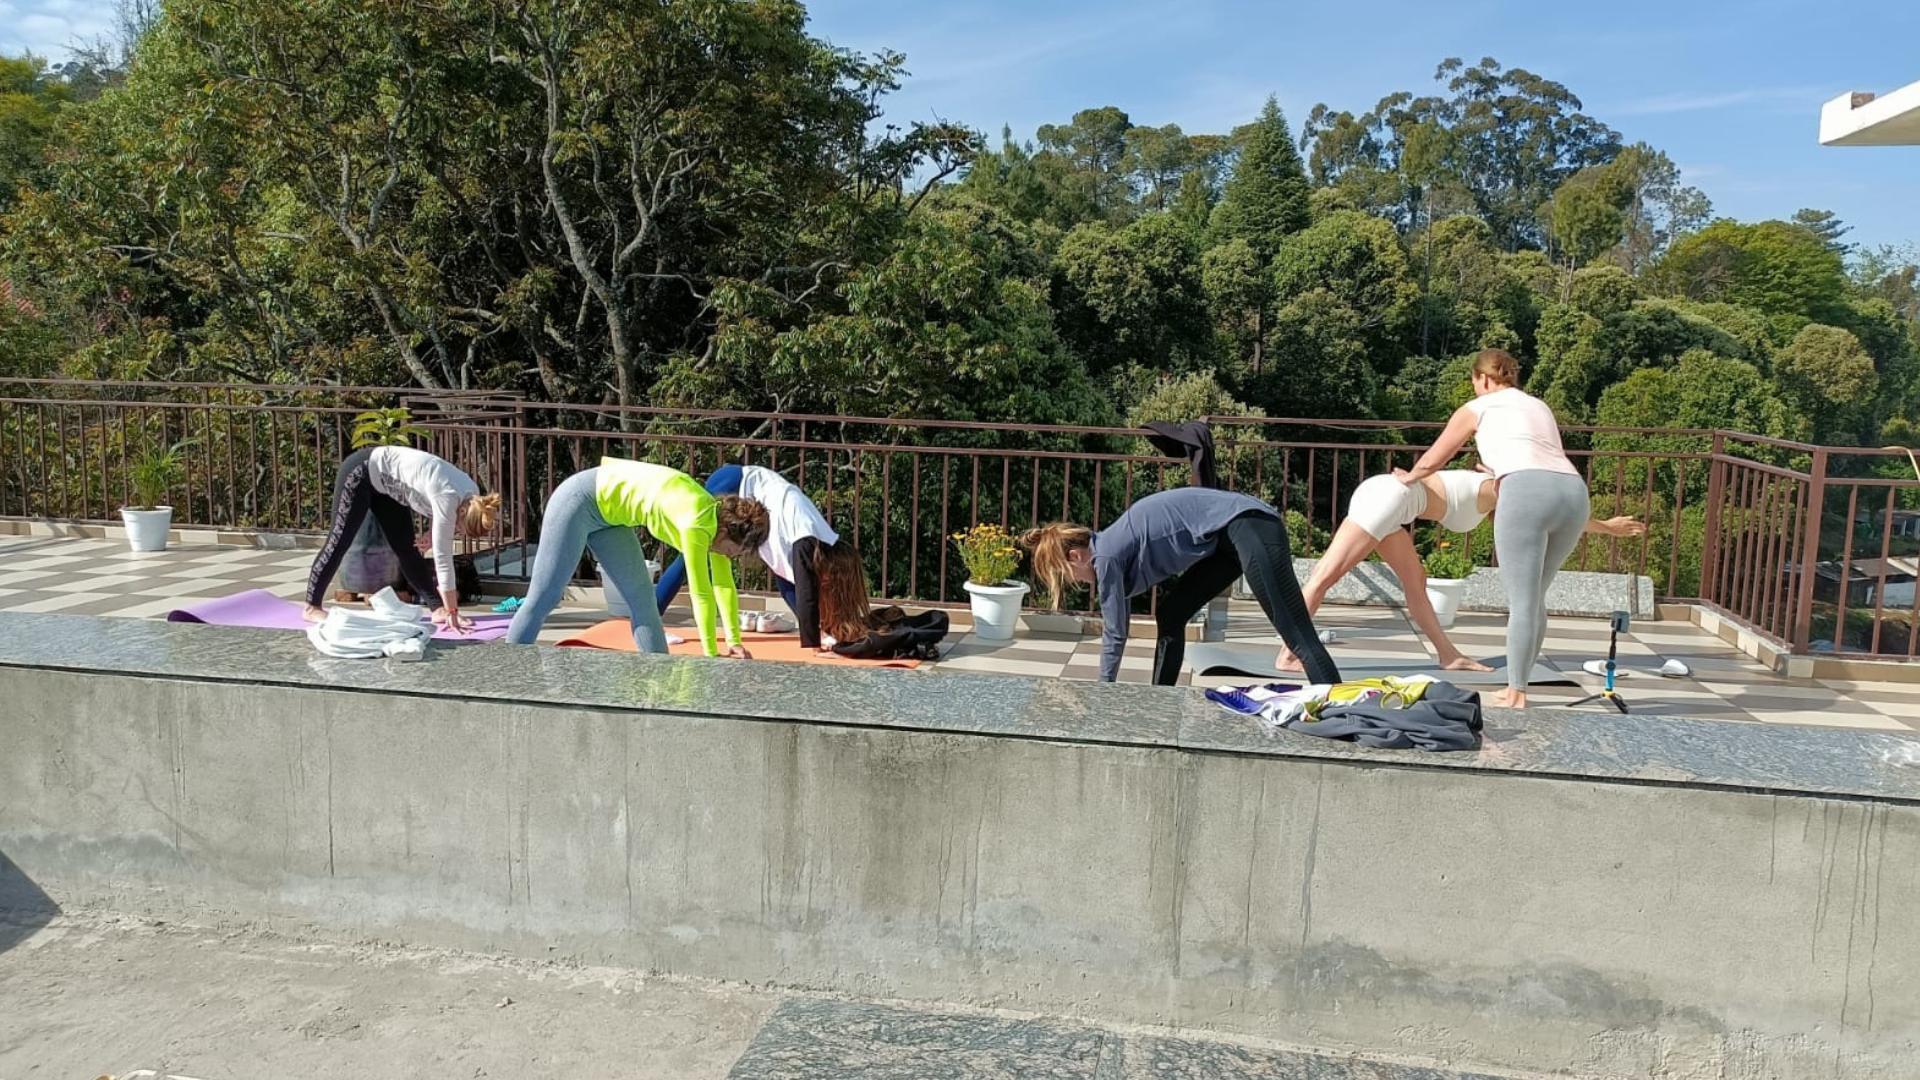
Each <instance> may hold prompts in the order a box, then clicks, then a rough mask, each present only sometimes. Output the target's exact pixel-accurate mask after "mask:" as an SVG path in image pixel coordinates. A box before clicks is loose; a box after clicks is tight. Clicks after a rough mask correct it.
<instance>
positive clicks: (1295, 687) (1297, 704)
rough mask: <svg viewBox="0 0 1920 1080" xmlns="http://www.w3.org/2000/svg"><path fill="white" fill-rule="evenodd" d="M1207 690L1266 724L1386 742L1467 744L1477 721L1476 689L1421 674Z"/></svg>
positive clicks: (1476, 739)
mask: <svg viewBox="0 0 1920 1080" xmlns="http://www.w3.org/2000/svg"><path fill="white" fill-rule="evenodd" d="M1207 698H1208V700H1210V701H1213V702H1214V703H1215V704H1217V705H1219V706H1220V707H1221V708H1224V709H1226V710H1227V711H1229V712H1233V713H1237V714H1239V715H1242V716H1252V717H1256V718H1258V719H1259V721H1260V723H1261V724H1262V725H1263V726H1265V727H1267V728H1268V729H1270V730H1278V729H1281V728H1285V729H1286V730H1288V731H1298V732H1300V733H1301V734H1303V735H1316V736H1319V737H1321V738H1325V739H1347V740H1350V741H1352V742H1356V743H1359V744H1360V745H1362V746H1375V747H1381V748H1383V749H1388V750H1473V749H1476V748H1478V747H1479V745H1480V729H1481V727H1482V726H1483V722H1482V719H1481V715H1480V695H1479V694H1477V693H1475V692H1473V691H1471V690H1462V689H1461V688H1460V687H1457V686H1455V685H1453V684H1452V683H1449V682H1442V681H1440V680H1439V679H1435V678H1431V677H1429V676H1426V675H1414V676H1411V677H1409V678H1404V679H1402V678H1397V677H1394V676H1388V677H1386V678H1380V679H1355V680H1353V681H1352V682H1343V683H1332V684H1328V683H1279V682H1276V683H1261V684H1257V685H1253V686H1241V687H1221V688H1219V689H1215V690H1209V691H1207Z"/></svg>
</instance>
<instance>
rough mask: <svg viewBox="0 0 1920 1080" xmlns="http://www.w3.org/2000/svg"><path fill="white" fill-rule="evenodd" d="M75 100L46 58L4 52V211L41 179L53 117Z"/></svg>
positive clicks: (0, 71) (0, 177) (0, 60)
mask: <svg viewBox="0 0 1920 1080" xmlns="http://www.w3.org/2000/svg"><path fill="white" fill-rule="evenodd" d="M72 100H73V91H72V89H71V88H70V87H69V86H68V85H67V84H66V83H64V82H62V81H61V80H59V79H57V78H55V77H53V76H52V75H51V74H49V73H48V71H47V62H46V61H45V60H42V59H41V58H39V57H37V56H20V57H6V56H0V213H4V212H5V211H6V209H7V207H9V206H10V205H12V203H13V200H14V193H15V192H16V191H17V190H18V189H19V188H20V187H22V186H25V185H29V184H34V183H37V182H38V181H39V180H40V178H41V176H42V175H43V172H44V168H43V167H44V164H45V157H46V151H47V145H48V142H49V141H50V140H51V139H52V137H53V129H54V118H55V116H56V115H57V114H58V113H59V111H60V109H61V107H62V106H63V105H66V104H67V103H68V102H70V101H72Z"/></svg>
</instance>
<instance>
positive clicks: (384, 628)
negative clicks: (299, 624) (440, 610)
mask: <svg viewBox="0 0 1920 1080" xmlns="http://www.w3.org/2000/svg"><path fill="white" fill-rule="evenodd" d="M367 606H368V609H367V610H366V611H359V610H356V609H353V608H344V607H336V608H330V609H328V611H327V617H326V620H325V621H324V622H317V623H314V624H313V625H312V626H309V627H307V640H308V641H311V642H313V647H314V648H316V649H318V650H320V651H321V652H322V653H324V654H326V655H328V656H337V657H341V658H343V659H348V660H363V659H374V658H377V657H382V656H386V657H391V658H393V659H395V660H418V659H420V658H421V657H423V656H425V655H427V641H428V639H430V638H432V637H433V623H432V621H431V620H430V619H429V618H428V614H427V609H426V608H423V607H420V606H418V605H415V604H407V603H402V602H401V600H400V598H399V597H398V596H395V595H394V593H393V590H392V589H381V590H380V591H379V592H377V593H374V594H373V595H372V596H370V597H368V598H367Z"/></svg>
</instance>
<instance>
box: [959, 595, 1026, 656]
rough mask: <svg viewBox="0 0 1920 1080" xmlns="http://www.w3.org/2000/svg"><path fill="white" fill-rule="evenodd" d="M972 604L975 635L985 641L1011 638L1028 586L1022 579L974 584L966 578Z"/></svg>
mask: <svg viewBox="0 0 1920 1080" xmlns="http://www.w3.org/2000/svg"><path fill="white" fill-rule="evenodd" d="M967 593H968V594H969V597H970V598H971V600H972V607H973V636H974V637H977V638H979V639H980V640H982V641H1012V640H1013V630H1014V627H1016V626H1018V625H1020V601H1021V599H1022V598H1024V597H1025V596H1026V595H1027V587H1026V586H1025V585H1023V584H1021V583H1020V582H1017V581H1015V582H1010V583H1008V584H1005V585H975V584H974V583H973V582H971V581H969V582H967Z"/></svg>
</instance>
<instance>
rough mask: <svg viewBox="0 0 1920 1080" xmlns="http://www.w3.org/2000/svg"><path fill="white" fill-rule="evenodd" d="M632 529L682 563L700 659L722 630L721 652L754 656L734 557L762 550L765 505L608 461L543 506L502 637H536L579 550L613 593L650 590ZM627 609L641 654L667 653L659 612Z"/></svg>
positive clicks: (635, 606)
mask: <svg viewBox="0 0 1920 1080" xmlns="http://www.w3.org/2000/svg"><path fill="white" fill-rule="evenodd" d="M635 528H643V529H645V530H647V533H648V535H650V536H652V537H653V538H654V539H655V540H659V541H661V542H662V543H665V544H667V545H668V546H670V547H672V548H674V549H675V550H677V551H679V552H680V554H681V555H682V556H684V557H685V558H686V560H687V565H688V567H689V569H690V571H691V572H690V574H689V575H688V576H689V586H690V588H691V590H692V592H693V620H694V624H695V625H696V626H697V627H698V628H699V631H700V642H701V644H702V645H703V646H705V648H706V653H707V655H708V656H718V655H720V649H719V645H718V643H717V635H716V630H715V624H716V623H720V624H722V625H723V626H724V630H725V633H726V638H727V655H728V656H731V657H735V658H737V659H741V660H748V659H752V655H751V654H750V653H748V652H747V650H746V649H745V648H744V647H742V646H741V644H740V594H739V593H738V591H736V589H735V588H734V583H733V560H734V559H736V558H739V557H740V556H742V555H745V554H746V553H747V552H749V551H752V550H754V549H756V548H758V547H759V546H760V545H761V544H764V543H766V540H767V529H768V524H767V508H766V507H764V506H762V505H760V504H759V503H757V502H754V501H753V500H752V499H742V498H739V497H737V496H733V495H728V496H724V497H721V498H718V499H716V498H714V497H713V496H712V495H710V494H708V493H707V491H706V490H705V489H704V488H702V487H701V486H700V482H699V481H698V480H695V479H694V478H693V477H691V476H688V475H687V474H686V473H683V472H680V471H679V470H677V469H670V468H668V467H667V466H665V465H652V464H649V463H647V462H643V461H627V460H625V459H622V458H611V457H609V458H601V459H600V465H599V467H598V468H593V469H587V470H585V471H584V472H578V473H575V474H573V475H572V476H569V477H567V479H566V480H564V481H562V482H561V484H560V486H559V487H557V488H555V489H554V492H553V496H552V497H551V498H549V499H548V500H547V510H546V514H545V516H544V517H543V518H542V520H541V522H540V546H539V548H538V550H536V551H535V552H534V556H533V575H532V579H531V580H530V581H529V582H528V583H527V597H526V601H525V602H524V603H522V604H521V605H520V607H519V609H518V610H516V611H515V612H514V613H513V623H512V625H511V626H509V627H507V640H508V641H509V642H512V643H514V644H520V645H525V644H531V643H532V642H533V640H534V639H535V638H537V637H539V635H540V626H541V624H543V623H545V622H546V621H547V616H548V615H550V614H552V612H553V609H554V607H555V606H556V605H558V604H559V603H560V598H561V597H562V596H563V595H564V594H565V593H566V588H567V582H568V581H569V580H571V579H572V577H573V571H574V569H575V568H576V567H578V566H579V565H580V555H581V553H582V552H585V551H588V550H591V551H592V552H593V557H594V559H595V560H597V561H598V562H599V563H600V566H601V568H602V569H603V570H605V571H606V575H607V578H608V580H610V581H612V582H613V587H614V588H616V589H618V590H620V595H622V596H626V597H644V596H646V595H647V594H648V593H649V592H651V591H652V589H653V581H652V575H651V574H650V573H649V572H648V570H647V558H646V555H645V554H644V553H643V552H642V551H641V549H640V538H639V537H638V536H636V535H635V534H634V531H633V530H634V529H635ZM627 606H628V608H629V609H630V610H631V615H630V616H629V619H630V622H631V625H632V628H633V643H634V646H635V647H636V648H638V649H639V650H640V651H641V652H644V653H664V652H666V651H667V631H666V628H665V627H664V626H662V625H661V624H660V610H659V609H658V608H656V607H655V606H654V605H652V604H649V603H646V602H645V601H644V600H634V601H630V602H629V603H628V605H627ZM716 611H717V614H718V618H716Z"/></svg>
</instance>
